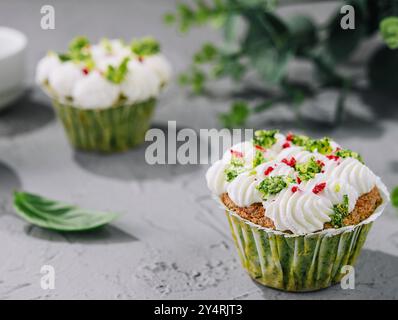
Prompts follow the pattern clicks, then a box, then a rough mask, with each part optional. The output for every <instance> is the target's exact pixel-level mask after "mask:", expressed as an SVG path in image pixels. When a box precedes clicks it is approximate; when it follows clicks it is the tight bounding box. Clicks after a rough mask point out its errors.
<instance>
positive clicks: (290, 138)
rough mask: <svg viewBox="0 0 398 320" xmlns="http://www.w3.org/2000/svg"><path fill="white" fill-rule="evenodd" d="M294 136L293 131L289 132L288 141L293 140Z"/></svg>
mask: <svg viewBox="0 0 398 320" xmlns="http://www.w3.org/2000/svg"><path fill="white" fill-rule="evenodd" d="M293 138H294V135H293V133H291V132H289V133H288V134H287V136H286V140H287V141H293Z"/></svg>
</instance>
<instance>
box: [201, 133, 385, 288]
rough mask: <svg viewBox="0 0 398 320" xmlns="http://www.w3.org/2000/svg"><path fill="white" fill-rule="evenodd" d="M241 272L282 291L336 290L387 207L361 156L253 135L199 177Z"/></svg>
mask: <svg viewBox="0 0 398 320" xmlns="http://www.w3.org/2000/svg"><path fill="white" fill-rule="evenodd" d="M206 180H207V185H208V187H209V189H210V190H211V192H212V193H213V195H214V196H215V197H216V199H217V201H218V202H219V203H220V204H221V206H222V208H223V209H225V210H226V214H227V218H228V221H229V224H230V229H231V232H232V237H233V239H234V242H235V244H236V247H237V249H238V253H239V257H240V259H241V262H242V265H243V267H244V268H245V269H246V270H247V272H248V273H249V275H250V276H251V277H252V278H253V279H254V280H255V281H257V282H259V283H261V284H263V285H266V286H269V287H272V288H276V289H281V290H285V291H294V292H300V291H313V290H318V289H322V288H326V287H329V286H330V285H332V284H335V283H338V282H339V281H340V280H341V278H342V277H343V276H344V273H343V272H344V269H342V268H343V267H344V266H346V265H350V266H353V265H354V264H355V261H356V259H357V257H358V255H359V253H360V251H361V248H362V246H363V244H364V243H365V240H366V236H367V234H368V232H369V230H370V228H371V225H372V223H373V221H374V220H375V219H376V218H377V217H379V216H380V215H381V213H382V211H383V209H384V207H385V205H386V204H387V202H388V201H389V195H388V191H387V189H386V187H385V185H384V184H383V183H382V182H381V179H380V178H379V177H377V176H376V175H375V174H374V173H373V172H372V171H371V170H370V169H369V168H368V167H367V166H366V165H365V164H364V163H363V160H362V158H361V157H360V155H359V154H358V153H356V152H353V151H351V150H348V149H343V148H342V147H341V146H339V145H338V144H337V143H336V142H334V141H333V140H331V139H330V138H326V137H325V138H322V139H311V138H309V137H306V136H300V135H293V134H288V135H286V136H285V135H282V134H280V133H279V132H278V131H276V130H272V131H266V130H260V131H257V132H255V136H254V138H253V140H252V141H248V142H243V143H240V144H237V145H234V146H232V148H230V149H229V150H227V152H226V153H225V154H224V156H223V158H222V159H221V160H218V161H216V162H215V163H214V164H213V165H212V166H211V167H210V168H209V169H208V171H207V173H206Z"/></svg>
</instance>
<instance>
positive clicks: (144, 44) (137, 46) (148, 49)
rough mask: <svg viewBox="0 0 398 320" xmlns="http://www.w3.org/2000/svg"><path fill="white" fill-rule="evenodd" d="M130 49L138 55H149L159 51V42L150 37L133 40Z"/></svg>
mask: <svg viewBox="0 0 398 320" xmlns="http://www.w3.org/2000/svg"><path fill="white" fill-rule="evenodd" d="M131 51H133V52H134V53H135V54H136V55H138V56H140V57H145V56H151V55H154V54H157V53H159V52H160V44H159V42H158V41H157V40H156V39H154V38H152V37H145V38H142V39H139V40H133V42H132V43H131Z"/></svg>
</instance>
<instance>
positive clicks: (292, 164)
mask: <svg viewBox="0 0 398 320" xmlns="http://www.w3.org/2000/svg"><path fill="white" fill-rule="evenodd" d="M282 162H283V163H284V164H286V165H288V166H289V167H294V166H295V165H296V159H295V158H294V157H292V158H291V159H290V160H287V159H286V158H285V159H282Z"/></svg>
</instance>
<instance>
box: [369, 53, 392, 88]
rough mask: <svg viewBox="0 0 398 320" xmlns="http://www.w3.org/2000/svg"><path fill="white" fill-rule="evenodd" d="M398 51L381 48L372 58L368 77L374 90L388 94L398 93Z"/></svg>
mask: <svg viewBox="0 0 398 320" xmlns="http://www.w3.org/2000/svg"><path fill="white" fill-rule="evenodd" d="M396 70H398V51H397V50H390V49H388V48H387V47H381V48H379V49H378V50H377V51H376V52H375V53H374V54H373V56H372V57H371V58H370V61H369V64H368V77H369V80H370V84H371V86H372V87H373V88H375V89H378V90H380V91H383V92H387V93H394V94H395V93H396V92H397V83H398V72H396Z"/></svg>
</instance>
